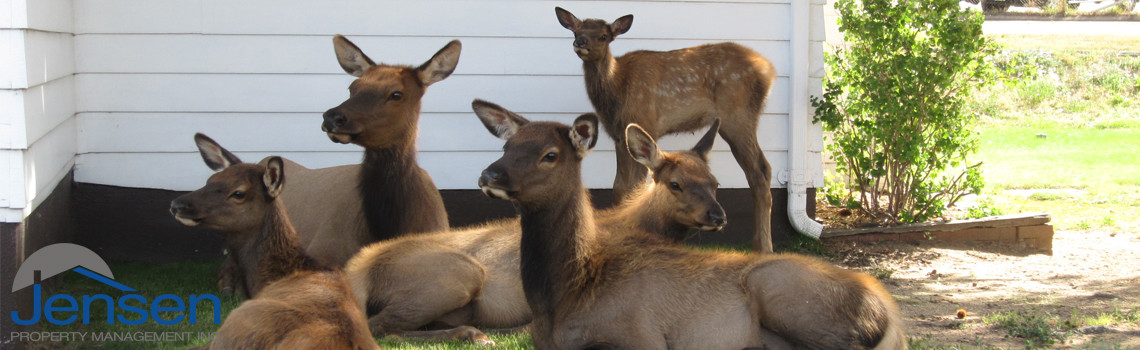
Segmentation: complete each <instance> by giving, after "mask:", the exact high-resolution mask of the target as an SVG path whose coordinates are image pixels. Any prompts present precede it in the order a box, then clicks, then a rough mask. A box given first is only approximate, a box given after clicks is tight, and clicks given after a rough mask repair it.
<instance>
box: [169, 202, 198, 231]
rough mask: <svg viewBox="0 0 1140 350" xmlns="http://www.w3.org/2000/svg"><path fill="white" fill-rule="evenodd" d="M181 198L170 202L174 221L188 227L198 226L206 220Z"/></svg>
mask: <svg viewBox="0 0 1140 350" xmlns="http://www.w3.org/2000/svg"><path fill="white" fill-rule="evenodd" d="M184 197H185V196H181V197H178V198H175V199H174V200H173V201H171V202H170V215H174V219H176V220H178V222H180V223H182V224H183V225H186V226H191V227H192V226H198V224H201V223H202V221H203V220H205V219H206V217H205V216H204V215H202V214H201V213H198V210H196V209H195V208H194V206H193V205H192V204H190V203H189V202H188V201H187V200H186V199H185V198H184Z"/></svg>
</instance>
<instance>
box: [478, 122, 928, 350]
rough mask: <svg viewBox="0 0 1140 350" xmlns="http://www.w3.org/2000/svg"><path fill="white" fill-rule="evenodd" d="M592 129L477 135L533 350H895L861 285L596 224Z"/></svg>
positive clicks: (517, 125)
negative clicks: (492, 143) (506, 208)
mask: <svg viewBox="0 0 1140 350" xmlns="http://www.w3.org/2000/svg"><path fill="white" fill-rule="evenodd" d="M484 122H485V123H486V122H487V120H484ZM597 128H598V119H597V117H596V116H595V115H593V114H585V115H582V116H581V117H579V118H578V119H577V120H575V121H574V124H573V125H570V126H567V125H564V124H560V123H553V122H528V121H526V120H524V119H520V118H505V119H502V120H497V121H492V122H491V123H488V125H487V129H488V130H490V131H491V132H492V133H493V134H495V135H498V136H500V137H505V138H507V142H506V145H505V146H504V148H503V156H502V157H501V158H499V160H497V161H495V162H494V163H492V164H491V165H490V166H488V167H487V168H486V170H484V171H483V173H482V175H481V176H480V178H479V184H480V187H481V188H482V189H483V192H484V193H485V194H487V195H488V196H491V197H495V198H501V199H506V200H510V201H512V202H514V203H515V204H516V206H517V208H518V210H519V212H520V227H521V229H522V236H521V239H520V248H519V256H520V273H521V280H522V287H523V291H524V293H525V295H526V300H527V303H528V305H530V307H531V310H532V312H533V313H534V321H533V322H532V324H531V334H532V336H533V338H534V342H535V344H536V345H537V346H538V347H539V348H541V349H585V348H597V349H610V348H613V349H744V348H760V347H764V348H768V349H780V348H793V347H795V348H807V349H871V348H875V349H903V348H905V347H906V337H905V334H904V333H903V331H902V324H901V323H900V322H901V319H900V317H899V311H898V308H897V307H896V306H895V304H894V301H893V300H892V298H891V296H890V294H889V293H887V291H886V290H885V289H884V288H883V287H882V286H881V285H880V284H879V283H878V282H877V281H876V280H875V279H874V278H873V277H870V276H868V275H866V274H862V273H857V272H851V271H847V270H844V269H841V268H838V267H835V266H833V265H830V264H827V263H825V262H822V261H819V260H817V259H812V258H808V257H803V256H796V255H777V254H766V255H755V254H742V253H730V252H711V251H696V250H690V249H688V248H686V247H684V246H681V245H676V244H669V243H665V242H661V240H659V239H658V238H657V237H656V236H654V235H651V234H648V233H646V232H644V231H640V230H636V229H628V228H621V229H611V228H607V227H605V226H603V225H599V220H597V219H596V218H595V214H594V209H593V208H592V206H591V205H590V201H589V198H588V192H587V191H586V189H585V188H584V187H583V186H582V179H581V162H582V158H583V157H584V156H585V155H586V153H587V152H589V151H590V149H592V148H593V146H594V144H595V142H596V141H597V133H598V129H597ZM629 129H630V131H629V132H630V133H629V134H628V135H631V136H629V138H628V140H627V142H629V144H627V146H628V147H627V148H628V149H630V150H631V151H633V154H632V155H631V157H632V158H635V159H638V160H641V161H644V162H645V163H648V164H653V163H654V161H653V158H654V156H653V155H654V152H653V149H652V148H651V147H648V143H644V142H642V141H640V140H648V139H651V138H649V136H650V135H649V134H648V133H646V132H644V131H643V130H640V128H639V127H637V126H630V127H629ZM682 190H683V188H682Z"/></svg>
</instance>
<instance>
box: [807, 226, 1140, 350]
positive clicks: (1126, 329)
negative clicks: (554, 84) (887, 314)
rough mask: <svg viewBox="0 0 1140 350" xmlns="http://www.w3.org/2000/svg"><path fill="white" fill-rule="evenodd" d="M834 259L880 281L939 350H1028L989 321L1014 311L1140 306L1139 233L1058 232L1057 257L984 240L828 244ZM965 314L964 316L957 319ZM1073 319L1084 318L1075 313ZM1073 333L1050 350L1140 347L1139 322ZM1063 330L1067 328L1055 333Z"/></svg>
mask: <svg viewBox="0 0 1140 350" xmlns="http://www.w3.org/2000/svg"><path fill="white" fill-rule="evenodd" d="M825 244H826V245H827V246H828V247H829V248H831V249H830V250H831V251H832V252H833V253H835V257H834V260H835V262H836V263H838V264H841V265H845V266H847V267H849V268H854V269H860V270H864V271H867V272H869V273H872V274H876V275H884V274H888V273H889V274H890V277H889V278H886V279H885V280H884V282H885V283H884V284H885V285H886V286H887V288H888V289H890V291H891V293H892V294H893V295H895V297H896V300H897V301H898V303H899V307H900V308H901V309H902V311H903V314H904V317H905V318H906V321H907V324H908V327H909V328H908V331H909V334H910V335H911V336H912V337H927V336H929V337H930V338H929V340H928V342H927V343H928V344H934V345H935V346H937V347H938V348H948V346H953V345H965V347H966V348H991V347H997V348H1002V349H1024V348H1026V340H1025V339H1024V338H1018V337H1009V336H1007V331H1006V330H1005V329H1003V328H1000V327H997V326H994V325H991V324H987V323H986V322H984V321H983V319H984V318H986V317H987V316H991V315H998V314H1003V313H1007V312H1009V311H1023V312H1026V313H1032V314H1041V315H1046V313H1047V315H1052V316H1057V317H1056V322H1065V321H1067V320H1078V319H1080V317H1091V316H1096V315H1097V314H1098V313H1112V312H1113V311H1114V309H1115V310H1119V311H1122V312H1125V313H1129V312H1131V313H1132V315H1136V314H1137V312H1140V311H1137V310H1138V309H1140V233H1136V232H1131V233H1124V232H1111V231H1097V230H1087V231H1057V232H1056V234H1055V236H1054V239H1053V255H1052V256H1050V255H1045V254H1041V253H1039V252H1037V251H1035V250H1033V249H1032V248H1028V247H1024V246H1019V245H1017V244H997V243H983V242H966V243H960V242H938V241H923V242H918V243H902V242H879V243H850V242H846V243H840V242H825ZM959 309H964V310H966V317H965V318H964V319H958V318H957V317H956V316H957V315H956V313H957V311H958V310H959ZM1074 314H1076V315H1078V316H1080V317H1073V315H1074ZM1074 324H1076V326H1075V327H1068V329H1069V331H1068V332H1066V334H1067V335H1066V336H1065V337H1064V338H1063V341H1060V342H1058V343H1057V344H1055V345H1053V348H1076V349H1085V348H1091V349H1101V348H1105V349H1140V326H1137V325H1136V324H1135V323H1131V324H1130V323H1124V324H1115V325H1111V326H1108V327H1104V326H1101V327H1096V326H1087V325H1084V324H1082V323H1081V322H1076V321H1074ZM1057 328H1065V327H1057Z"/></svg>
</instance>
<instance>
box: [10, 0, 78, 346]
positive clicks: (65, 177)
mask: <svg viewBox="0 0 1140 350" xmlns="http://www.w3.org/2000/svg"><path fill="white" fill-rule="evenodd" d="M71 6H72V1H71V0H0V313H3V314H4V315H8V314H9V313H10V312H11V311H14V310H20V311H21V312H26V311H27V309H28V308H29V307H30V305H31V301H32V298H31V297H32V295H31V293H30V292H31V291H30V290H28V289H24V290H21V291H19V292H16V293H12V292H10V291H11V282H12V278H13V277H14V275H15V271H16V269H17V267H18V266H19V264H20V263H21V262H22V261H23V259H24V257H25V256H26V253H27V252H32V251H35V250H36V249H39V248H40V247H43V246H45V245H48V244H52V243H56V242H63V241H68V240H70V239H71V238H72V233H73V226H72V224H71V223H72V221H71V201H70V198H69V197H70V195H71V191H70V186H71V176H70V173H71V170H72V166H73V164H74V161H75V155H76V152H77V146H76V141H77V140H76V131H75V130H76V123H75V78H74V73H75V63H74V60H75V57H76V56H75V53H74V49H73V48H74V45H73V44H74V42H73V37H72V34H71V32H72V29H73V21H72V16H71ZM0 329H4V330H5V331H4V332H3V334H0V348H2V349H7V348H13V347H15V346H16V345H15V344H14V343H13V342H12V341H11V339H10V337H11V334H12V333H13V332H17V331H24V330H27V329H25V328H24V327H19V326H16V325H15V324H14V323H13V322H12V321H11V319H10V318H9V317H7V316H5V317H2V318H0Z"/></svg>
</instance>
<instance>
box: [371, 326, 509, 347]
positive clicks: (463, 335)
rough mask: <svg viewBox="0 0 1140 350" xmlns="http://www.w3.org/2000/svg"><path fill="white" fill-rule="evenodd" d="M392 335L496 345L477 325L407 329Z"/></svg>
mask: <svg viewBox="0 0 1140 350" xmlns="http://www.w3.org/2000/svg"><path fill="white" fill-rule="evenodd" d="M392 335H394V336H397V337H400V338H412V339H420V340H429V341H449V340H459V341H464V342H471V343H475V344H476V345H482V346H495V342H494V341H493V340H491V337H488V336H487V335H486V334H484V333H483V332H480V331H479V330H478V329H475V327H471V326H459V327H455V328H452V329H441V330H434V331H407V332H398V333H392Z"/></svg>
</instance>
